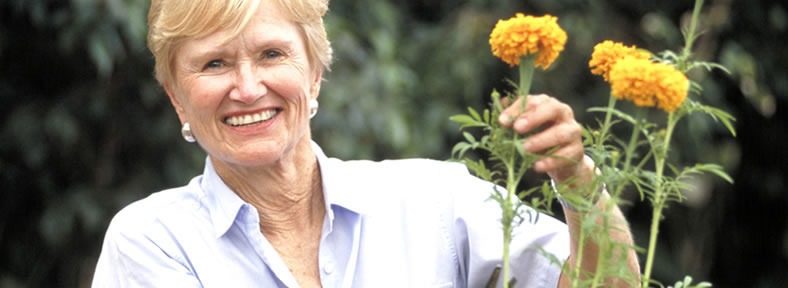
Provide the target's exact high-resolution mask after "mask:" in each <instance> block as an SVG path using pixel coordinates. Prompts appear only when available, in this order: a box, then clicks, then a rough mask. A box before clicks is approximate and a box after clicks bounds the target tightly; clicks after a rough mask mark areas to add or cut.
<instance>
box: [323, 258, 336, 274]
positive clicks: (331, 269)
mask: <svg viewBox="0 0 788 288" xmlns="http://www.w3.org/2000/svg"><path fill="white" fill-rule="evenodd" d="M323 272H326V274H331V273H334V262H332V261H326V264H325V265H323Z"/></svg>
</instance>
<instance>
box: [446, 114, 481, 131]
mask: <svg viewBox="0 0 788 288" xmlns="http://www.w3.org/2000/svg"><path fill="white" fill-rule="evenodd" d="M449 120H451V121H452V122H457V123H460V129H463V128H466V127H480V126H481V127H484V126H487V124H485V123H483V122H480V121H476V120H474V119H473V118H472V117H471V116H468V115H465V114H458V115H454V116H451V117H449Z"/></svg>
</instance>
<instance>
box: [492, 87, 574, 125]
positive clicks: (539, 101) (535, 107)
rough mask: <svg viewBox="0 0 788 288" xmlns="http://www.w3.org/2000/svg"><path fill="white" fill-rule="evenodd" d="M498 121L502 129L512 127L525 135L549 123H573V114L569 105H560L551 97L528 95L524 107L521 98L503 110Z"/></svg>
mask: <svg viewBox="0 0 788 288" xmlns="http://www.w3.org/2000/svg"><path fill="white" fill-rule="evenodd" d="M498 121H499V123H500V124H501V126H503V127H507V128H508V127H513V128H514V130H515V131H516V132H517V133H521V134H522V133H526V132H528V131H530V130H532V129H534V128H537V127H541V126H543V125H545V124H550V123H551V122H555V123H558V122H564V121H574V114H573V113H572V108H571V107H569V105H566V104H564V103H561V102H560V101H558V100H556V99H555V98H553V97H550V96H547V95H544V94H541V95H529V96H528V99H527V101H526V105H525V107H522V98H519V99H517V100H516V101H515V102H514V103H513V104H512V105H510V106H509V107H507V108H506V109H504V111H503V112H502V113H501V116H499V117H498Z"/></svg>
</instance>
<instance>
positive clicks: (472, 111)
mask: <svg viewBox="0 0 788 288" xmlns="http://www.w3.org/2000/svg"><path fill="white" fill-rule="evenodd" d="M468 113H470V114H471V117H473V120H476V121H480V122H481V121H482V117H481V116H479V112H476V109H473V108H471V107H468Z"/></svg>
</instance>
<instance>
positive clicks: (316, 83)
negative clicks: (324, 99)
mask: <svg viewBox="0 0 788 288" xmlns="http://www.w3.org/2000/svg"><path fill="white" fill-rule="evenodd" d="M322 83H323V70H322V69H318V70H317V73H315V78H314V79H312V85H311V86H310V88H309V94H311V95H310V96H312V99H317V97H318V96H320V84H322Z"/></svg>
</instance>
